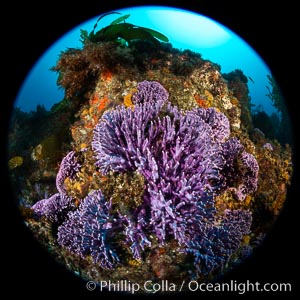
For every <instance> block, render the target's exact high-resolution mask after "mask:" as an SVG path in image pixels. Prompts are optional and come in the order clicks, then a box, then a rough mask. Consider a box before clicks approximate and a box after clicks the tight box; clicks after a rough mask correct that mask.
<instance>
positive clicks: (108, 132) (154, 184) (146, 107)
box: [92, 81, 258, 270]
mask: <svg viewBox="0 0 300 300" xmlns="http://www.w3.org/2000/svg"><path fill="white" fill-rule="evenodd" d="M167 97H168V94H167V93H166V92H165V90H164V88H163V87H162V86H161V85H160V84H159V83H154V82H147V81H144V82H142V83H140V84H139V85H138V92H137V94H135V95H134V96H133V102H134V103H135V107H134V109H133V110H132V109H131V108H127V109H126V108H124V107H117V108H116V109H115V110H113V111H108V112H106V113H105V114H104V115H103V117H102V119H101V120H100V122H99V123H98V125H97V126H96V128H95V131H94V137H93V142H92V146H93V150H94V151H95V153H96V161H97V162H96V165H97V166H98V167H99V169H100V170H101V171H102V172H103V173H104V174H105V173H107V172H109V171H116V172H125V171H134V170H138V171H139V172H140V173H141V174H142V175H143V176H144V177H145V183H146V189H145V193H144V203H143V205H142V207H143V208H142V209H143V210H145V209H146V210H147V211H148V212H149V214H150V220H149V222H150V228H152V230H153V231H154V232H155V234H156V236H157V238H158V240H159V242H160V243H164V242H165V240H166V239H167V238H169V237H174V238H175V239H176V240H177V241H178V242H179V244H181V245H183V246H184V247H185V248H186V251H187V252H192V251H191V250H188V249H196V250H199V249H206V250H205V251H207V253H211V255H209V256H207V257H210V259H212V261H211V262H209V261H210V260H207V263H204V262H203V261H202V262H201V264H203V266H206V269H207V270H212V269H213V268H215V266H216V265H219V264H220V263H221V261H223V262H224V261H225V260H226V259H227V258H228V257H229V256H230V253H232V251H233V250H232V249H236V246H235V245H236V241H237V240H238V242H240V240H241V234H239V233H238V232H246V230H239V229H240V228H239V227H238V225H236V226H235V227H234V226H233V227H232V226H231V227H229V226H228V222H227V221H226V220H227V219H231V217H230V216H231V215H230V213H229V212H226V214H225V217H224V220H223V221H221V222H220V221H219V223H220V225H218V226H217V225H215V224H216V223H217V221H218V220H217V219H216V209H215V203H214V198H215V196H216V195H219V194H220V193H221V192H223V191H225V190H226V189H232V190H233V191H235V192H236V195H237V196H238V198H239V199H241V200H242V199H244V198H245V196H246V195H247V194H248V193H250V192H253V191H254V190H255V189H256V185H257V174H258V164H257V162H256V160H255V158H254V157H253V156H252V155H251V154H248V153H247V152H245V151H244V150H243V149H244V148H243V146H242V145H241V144H240V142H239V141H238V140H237V139H235V138H232V139H229V135H230V129H229V128H230V124H229V121H228V119H227V118H226V117H225V115H224V114H222V113H219V112H217V111H216V110H215V109H213V108H209V109H203V108H197V109H193V110H192V111H187V112H183V111H178V109H177V107H173V106H172V105H171V104H170V103H169V102H168V101H167ZM237 182H238V183H239V185H238V186H237V187H236V183H237ZM149 214H148V215H149ZM137 215H139V213H138V210H137V213H135V216H136V217H135V218H136V219H137ZM146 215H147V214H145V216H144V218H146ZM239 215H240V221H241V222H242V221H243V219H247V220H249V218H250V219H251V215H250V213H249V212H245V213H244V214H243V213H240V214H239ZM249 216H250V217H249ZM250 222H251V221H250ZM127 223H128V225H127V227H126V230H125V234H126V236H127V240H130V241H131V242H132V246H131V250H132V251H133V254H134V256H135V257H140V250H141V248H142V249H143V247H141V246H140V245H139V244H141V242H142V241H144V235H143V232H144V231H143V228H144V226H143V225H141V226H139V228H138V229H137V227H136V226H135V225H134V221H133V220H132V219H130V221H128V222H127ZM143 223H146V224H147V222H146V221H144V222H143ZM207 224H209V225H207ZM247 224H248V223H247ZM148 225H149V224H148ZM227 227H228V228H230V230H232V233H227V229H226V228H227ZM246 227H247V228H248V229H247V230H249V226H246V225H245V228H246ZM228 230H229V229H228ZM193 237H198V240H197V239H195V238H193ZM213 237H219V243H216V247H215V250H212V249H210V248H211V247H212V246H211V245H210V244H209V241H210V239H213ZM221 237H222V238H221ZM234 237H236V238H234ZM221 243H222V244H223V246H221ZM146 245H148V244H147V243H146ZM193 245H194V246H196V247H193ZM205 245H210V246H205ZM143 246H144V245H143ZM222 247H223V248H224V249H227V250H226V251H228V252H226V251H225V252H226V253H227V254H226V253H225V252H224V251H223V250H222V249H223V248H222ZM209 249H210V250H209ZM196 250H195V251H196ZM195 251H194V252H193V253H194V255H195V257H196V262H199V261H200V257H202V258H201V260H203V257H204V256H205V255H208V254H201V251H200V250H199V251H200V252H199V253H200V254H197V253H196V252H195ZM209 251H210V252H209ZM218 251H219V252H220V256H218ZM222 253H223V254H222ZM224 253H225V254H224ZM228 253H229V254H228ZM201 255H202V256H201ZM197 257H198V258H197ZM222 257H223V258H222Z"/></svg>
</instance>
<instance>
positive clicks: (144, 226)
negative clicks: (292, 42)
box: [8, 15, 293, 292]
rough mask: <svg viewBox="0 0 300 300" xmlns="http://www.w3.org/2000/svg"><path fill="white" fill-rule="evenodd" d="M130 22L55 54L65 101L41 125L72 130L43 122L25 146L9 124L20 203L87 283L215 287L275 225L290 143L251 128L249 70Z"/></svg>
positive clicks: (287, 178) (286, 178)
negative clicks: (224, 65) (225, 65)
mask: <svg viewBox="0 0 300 300" xmlns="http://www.w3.org/2000/svg"><path fill="white" fill-rule="evenodd" d="M128 17H129V15H128V16H127V15H126V16H121V17H120V18H118V19H116V20H115V23H114V22H113V23H112V24H110V25H109V26H107V27H105V28H103V29H100V30H99V31H96V27H97V25H98V23H99V22H100V20H101V18H99V20H98V21H97V23H96V24H95V27H94V29H93V31H92V32H91V33H88V32H85V31H82V32H81V38H82V41H83V47H82V48H81V49H72V48H71V49H68V50H66V51H64V52H62V54H61V55H60V58H59V60H58V62H57V64H56V66H55V67H54V68H53V69H54V70H55V71H57V72H58V73H59V80H58V84H59V85H60V87H62V88H64V89H65V97H66V99H68V101H65V100H64V102H63V103H64V104H63V105H61V106H59V105H56V107H55V109H54V110H53V111H52V112H51V113H49V114H46V115H43V118H44V122H47V120H61V122H62V123H61V124H62V125H64V130H58V129H57V127H56V126H58V125H57V124H58V123H59V122H51V123H49V122H47V123H48V124H50V125H49V128H43V127H42V128H41V133H40V136H39V137H38V138H36V140H35V141H34V143H32V144H31V145H27V144H24V142H23V141H22V139H20V140H18V139H16V137H21V136H22V134H23V133H22V127H20V126H19V123H20V117H19V119H18V118H16V121H15V123H13V124H12V129H11V131H10V136H9V138H10V140H11V141H13V143H11V144H12V145H13V146H11V149H10V150H11V151H10V152H11V155H10V157H12V158H11V159H10V160H9V161H8V164H9V169H10V171H11V174H12V181H13V184H15V185H16V186H20V188H18V189H16V194H17V195H16V196H17V199H23V200H22V203H21V207H22V211H23V212H24V217H25V218H26V223H27V224H28V226H29V227H30V228H31V229H32V231H33V233H34V235H35V236H37V238H38V239H39V240H41V241H42V242H43V243H44V244H45V245H46V246H47V247H48V249H49V251H50V252H52V253H53V254H54V255H55V257H57V259H58V261H60V262H62V263H64V264H65V265H66V266H68V268H69V269H71V270H72V271H74V272H76V273H79V274H81V276H82V277H83V279H85V280H92V281H95V282H100V281H101V280H112V281H117V280H124V279H126V280H130V281H132V282H137V283H140V284H141V286H142V285H143V282H144V281H145V279H149V278H153V280H154V281H155V280H161V279H168V280H172V281H173V282H176V283H180V282H182V280H198V281H199V282H201V281H209V280H215V279H216V278H219V276H220V275H223V274H225V273H226V272H227V271H228V270H230V269H232V267H233V266H234V265H236V264H237V263H239V262H240V261H242V260H243V259H244V258H245V257H246V256H247V255H250V254H251V253H252V251H253V250H254V249H255V248H256V247H257V241H258V240H259V238H260V237H261V236H263V235H265V234H266V233H267V232H268V230H269V229H270V228H271V226H272V225H273V224H274V221H275V220H276V217H277V216H278V214H279V213H280V211H281V209H282V207H283V205H284V202H285V199H286V194H287V189H288V187H289V185H290V182H291V175H292V171H293V165H292V159H291V155H292V152H291V148H290V147H289V146H288V145H286V146H283V145H280V144H279V143H278V142H277V141H276V140H275V139H268V138H266V136H265V135H264V134H263V133H261V132H260V131H259V130H258V129H255V127H254V126H253V123H252V117H251V110H250V98H249V90H248V87H247V77H245V75H244V74H243V72H242V71H240V70H235V71H233V72H231V73H228V74H222V73H221V69H220V66H218V65H217V64H214V63H212V62H210V61H208V60H204V59H202V57H201V55H200V54H197V53H194V52H192V51H189V50H184V51H181V50H178V49H175V48H173V47H172V45H171V44H169V43H168V40H167V37H165V36H164V35H163V34H161V33H159V32H157V31H153V30H151V29H148V28H143V27H139V26H133V25H132V24H130V23H126V22H125V20H127V19H128ZM124 24H125V25H124ZM126 25H128V26H126ZM133 37H135V38H133ZM74 65H84V66H85V68H74ZM245 78H246V79H245ZM66 107H68V109H67V110H66ZM17 113H18V112H16V114H17ZM18 122H19V123H18ZM51 126H53V128H52V127H51ZM51 131H53V132H51ZM66 132H67V133H66ZM42 135H44V136H42ZM63 136H65V139H63V138H62V137H63ZM18 142H19V144H18ZM21 142H22V143H21ZM24 145H25V148H24ZM200 145H201V147H200ZM15 153H20V155H22V156H16V154H15ZM201 160H203V161H201ZM25 161H30V162H32V164H31V165H30V166H28V165H27V164H25ZM225 161H226V164H225V163H224V162H225ZM20 166H22V168H18V167H20ZM21 178H22V179H21ZM24 178H25V180H24ZM270 187H271V188H270ZM41 199H42V200H41ZM266 216H267V217H266ZM82 224H85V225H84V226H83V225H82ZM203 237H204V238H203ZM204 239H205V240H207V242H204ZM94 245H97V247H95V246H94ZM140 292H145V291H140Z"/></svg>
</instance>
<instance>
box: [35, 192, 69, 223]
mask: <svg viewBox="0 0 300 300" xmlns="http://www.w3.org/2000/svg"><path fill="white" fill-rule="evenodd" d="M31 208H32V209H33V211H34V213H35V214H36V215H37V216H38V217H41V216H45V217H46V218H47V219H49V220H50V221H51V222H54V223H57V222H59V221H61V220H62V219H63V216H64V214H65V213H66V211H68V210H69V209H71V208H72V199H71V198H70V197H68V196H67V195H64V194H59V193H56V194H54V195H52V196H51V197H50V198H47V199H43V200H40V201H38V202H37V203H36V204H34V205H33V206H32V207H31Z"/></svg>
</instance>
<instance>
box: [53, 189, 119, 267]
mask: <svg viewBox="0 0 300 300" xmlns="http://www.w3.org/2000/svg"><path fill="white" fill-rule="evenodd" d="M109 209H110V202H107V201H106V200H105V199H104V197H103V195H102V193H101V191H94V192H91V193H90V194H89V195H88V196H87V197H86V198H85V199H84V200H83V202H82V203H81V204H80V206H79V209H78V210H76V211H75V212H70V213H69V218H68V220H67V221H66V222H64V223H63V225H61V226H60V227H59V228H58V243H59V244H60V245H62V246H64V247H66V248H67V249H68V250H69V251H71V252H73V253H76V254H78V255H80V256H81V257H86V256H88V255H91V257H92V259H93V261H94V262H95V263H96V264H99V265H100V266H101V267H102V268H104V269H110V268H112V267H113V265H114V263H115V262H118V261H119V258H118V256H117V254H116V253H115V251H113V250H112V249H111V248H110V246H109V244H108V242H107V239H108V236H109V232H110V231H111V228H112V223H111V221H110V220H109Z"/></svg>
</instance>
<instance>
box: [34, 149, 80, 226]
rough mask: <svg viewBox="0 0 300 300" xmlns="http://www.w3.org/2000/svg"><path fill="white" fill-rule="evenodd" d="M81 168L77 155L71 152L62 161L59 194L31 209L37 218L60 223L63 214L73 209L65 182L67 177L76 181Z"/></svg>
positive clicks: (36, 204) (58, 185) (57, 185)
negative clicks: (42, 217)
mask: <svg viewBox="0 0 300 300" xmlns="http://www.w3.org/2000/svg"><path fill="white" fill-rule="evenodd" d="M80 168H81V164H80V163H79V162H78V160H77V157H76V153H75V152H74V151H71V152H69V153H68V154H67V155H66V156H65V157H64V158H63V159H62V161H61V164H60V168H59V171H58V173H57V175H56V188H57V190H58V192H59V193H56V194H54V195H52V196H51V197H50V198H47V199H42V200H40V201H38V202H37V203H35V204H34V205H33V206H32V207H31V208H32V209H33V211H34V212H35V214H36V215H37V216H39V217H41V216H45V217H46V218H48V219H49V220H50V221H52V222H58V221H59V220H60V219H62V216H63V214H64V213H65V212H67V211H69V210H70V209H71V208H72V207H73V203H72V198H71V197H69V196H68V195H67V191H66V188H65V186H64V182H65V180H66V178H67V177H70V178H71V179H74V178H75V175H76V173H77V172H78V171H79V170H80Z"/></svg>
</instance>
